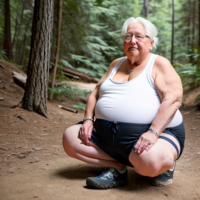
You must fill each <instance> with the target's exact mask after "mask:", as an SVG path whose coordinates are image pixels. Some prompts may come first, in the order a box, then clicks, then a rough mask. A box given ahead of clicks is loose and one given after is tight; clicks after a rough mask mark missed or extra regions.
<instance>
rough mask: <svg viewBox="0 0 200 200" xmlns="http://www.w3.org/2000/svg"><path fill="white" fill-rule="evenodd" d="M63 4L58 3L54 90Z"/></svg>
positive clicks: (51, 97) (51, 94)
mask: <svg viewBox="0 0 200 200" xmlns="http://www.w3.org/2000/svg"><path fill="white" fill-rule="evenodd" d="M62 4H63V0H59V3H58V27H57V31H58V32H57V42H56V56H55V62H54V69H53V78H52V84H51V88H54V85H55V80H56V72H57V64H58V59H59V51H60V29H61V24H62ZM50 100H51V101H52V100H53V93H52V92H51V93H50Z"/></svg>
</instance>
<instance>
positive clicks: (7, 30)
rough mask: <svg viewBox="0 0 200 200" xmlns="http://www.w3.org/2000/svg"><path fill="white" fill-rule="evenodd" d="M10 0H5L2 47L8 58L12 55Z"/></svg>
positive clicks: (10, 58)
mask: <svg viewBox="0 0 200 200" xmlns="http://www.w3.org/2000/svg"><path fill="white" fill-rule="evenodd" d="M10 26H11V25H10V0H5V32H4V49H5V52H6V56H7V58H8V59H9V60H12V59H13V56H12V42H11V27H10Z"/></svg>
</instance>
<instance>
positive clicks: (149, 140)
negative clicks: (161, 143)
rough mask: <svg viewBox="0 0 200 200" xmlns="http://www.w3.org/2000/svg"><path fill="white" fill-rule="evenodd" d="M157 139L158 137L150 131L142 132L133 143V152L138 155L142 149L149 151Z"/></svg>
mask: <svg viewBox="0 0 200 200" xmlns="http://www.w3.org/2000/svg"><path fill="white" fill-rule="evenodd" d="M157 140H158V137H157V136H156V135H155V134H153V133H152V132H151V131H147V132H146V133H143V134H142V135H141V136H140V138H139V140H138V141H137V143H136V145H135V148H134V149H135V152H137V153H138V154H139V155H140V154H141V153H142V152H143V151H144V150H146V151H149V150H150V149H151V148H152V146H153V145H154V144H155V143H156V142H157Z"/></svg>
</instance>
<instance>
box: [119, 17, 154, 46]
mask: <svg viewBox="0 0 200 200" xmlns="http://www.w3.org/2000/svg"><path fill="white" fill-rule="evenodd" d="M135 22H139V23H141V24H142V25H143V26H144V28H145V30H146V35H147V36H149V37H150V38H151V39H152V40H154V44H153V47H154V48H156V45H157V44H158V38H157V37H156V36H157V34H158V30H157V28H156V27H155V25H153V24H152V23H151V22H150V21H149V20H146V19H144V18H142V17H137V18H134V17H130V18H128V19H127V20H126V21H125V22H124V25H123V27H122V33H121V36H123V35H125V34H126V33H127V28H128V25H129V24H130V23H135Z"/></svg>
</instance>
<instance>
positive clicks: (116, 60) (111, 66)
mask: <svg viewBox="0 0 200 200" xmlns="http://www.w3.org/2000/svg"><path fill="white" fill-rule="evenodd" d="M125 58H127V57H126V56H124V57H121V58H117V59H115V60H113V61H112V62H111V64H110V66H109V68H114V67H115V65H116V64H117V63H118V62H120V61H122V60H125Z"/></svg>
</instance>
